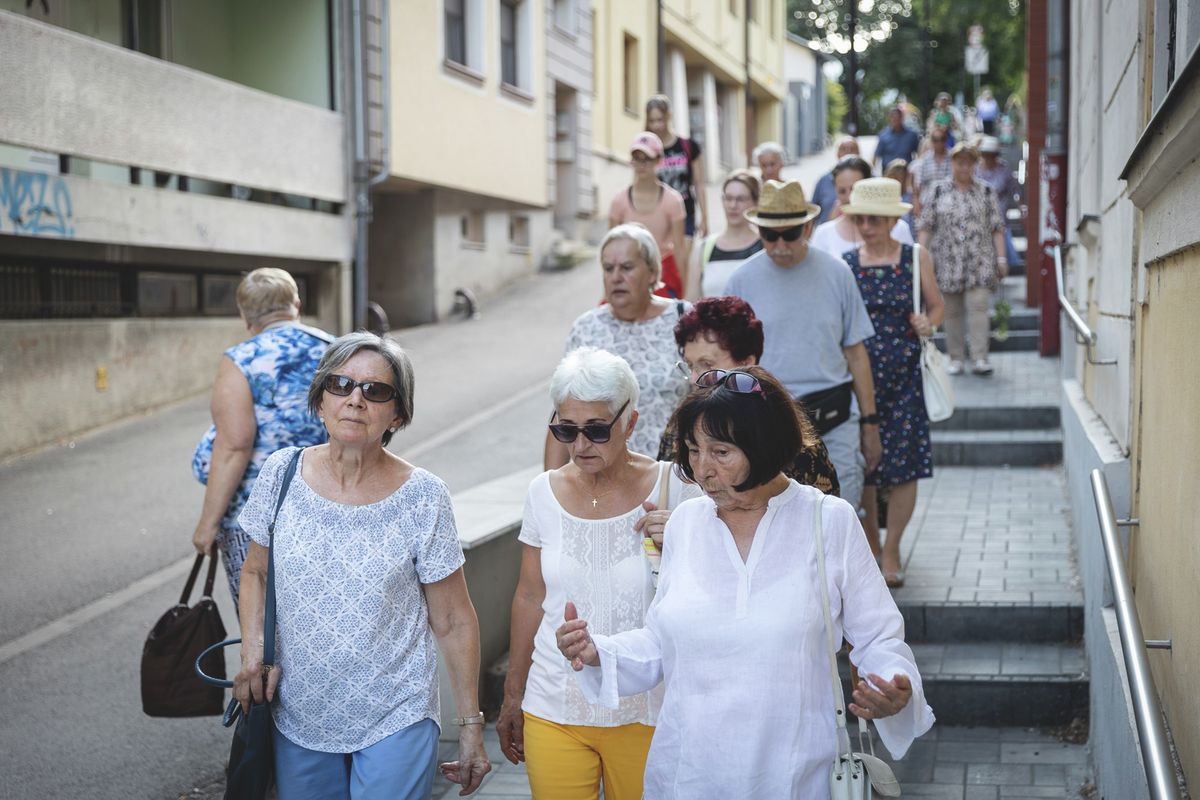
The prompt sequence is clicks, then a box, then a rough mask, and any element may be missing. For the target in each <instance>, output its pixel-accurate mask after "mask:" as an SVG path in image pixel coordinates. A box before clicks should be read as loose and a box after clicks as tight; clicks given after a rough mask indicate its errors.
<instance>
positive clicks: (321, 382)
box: [308, 331, 416, 447]
mask: <svg viewBox="0 0 1200 800" xmlns="http://www.w3.org/2000/svg"><path fill="white" fill-rule="evenodd" d="M364 350H367V351H370V352H372V353H378V354H379V355H380V356H382V357H383V360H384V361H386V362H387V364H388V368H389V369H390V370H391V372H392V387H393V388H394V389H395V390H396V398H395V403H396V415H397V416H398V417H400V419H401V423H400V427H401V428H404V427H407V426H408V424H409V423H410V422H412V418H413V392H414V391H415V389H416V384H415V379H414V378H413V367H412V360H411V359H409V357H408V353H406V352H404V348H402V347H401V346H400V345H399V344H397V343H396V341H395V340H394V339H387V338H385V337H382V336H376V335H375V334H373V333H370V332H368V331H355V332H354V333H347V334H346V335H345V336H342V337H340V338H339V339H337V340H336V341H335V342H334V343H333V344H331V345H329V349H328V350H326V351H325V355H324V356H322V357H321V363H320V364H318V365H317V372H316V374H315V375H313V380H312V385H310V386H309V387H308V412H309V413H310V414H312V415H313V416H314V417H315V416H317V415H318V413H319V409H320V407H321V399H322V398H323V397H324V396H325V380H326V379H327V378H328V377H329V376H330V375H334V374H336V373H337V371H338V370H339V369H341V368H342V367H343V366H345V364H346V362H347V361H349V360H350V359H352V358H354V356H356V355H358V354H359V353H361V352H362V351H364ZM391 440H392V431H390V430H387V431H384V432H383V446H384V447H387V444H388V442H390V441H391Z"/></svg>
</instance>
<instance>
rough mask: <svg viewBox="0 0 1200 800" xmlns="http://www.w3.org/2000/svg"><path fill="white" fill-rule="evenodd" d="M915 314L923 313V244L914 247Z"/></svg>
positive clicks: (916, 243)
mask: <svg viewBox="0 0 1200 800" xmlns="http://www.w3.org/2000/svg"><path fill="white" fill-rule="evenodd" d="M912 274H913V313H914V314H920V313H921V243H920V242H915V243H914V244H913V246H912Z"/></svg>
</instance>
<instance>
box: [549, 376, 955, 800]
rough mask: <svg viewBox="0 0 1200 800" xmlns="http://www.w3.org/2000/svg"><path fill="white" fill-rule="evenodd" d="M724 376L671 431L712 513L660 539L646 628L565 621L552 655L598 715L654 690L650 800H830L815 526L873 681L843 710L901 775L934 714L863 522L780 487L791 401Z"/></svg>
mask: <svg viewBox="0 0 1200 800" xmlns="http://www.w3.org/2000/svg"><path fill="white" fill-rule="evenodd" d="M717 372H718V373H720V374H719V375H715V376H713V377H712V378H711V379H710V381H709V382H710V383H711V386H710V387H709V388H708V389H707V390H705V391H700V392H695V393H693V394H692V395H690V396H689V397H688V398H687V400H685V401H684V403H683V405H682V406H680V408H679V410H678V411H677V412H676V414H675V417H674V419H673V421H672V424H673V425H675V426H676V428H677V431H676V433H677V442H678V445H677V448H676V453H675V463H676V465H677V467H678V468H679V469H680V470H681V471H682V472H683V473H684V474H685V475H686V476H687V477H688V478H690V479H693V480H695V481H696V482H697V483H699V484H700V486H701V487H702V488H703V490H704V494H705V497H703V498H698V499H694V500H689V501H687V502H685V503H683V504H681V505H680V506H679V507H678V508H677V509H675V512H674V514H673V516H672V517H671V521H670V522H669V523H668V525H667V527H668V528H669V529H670V533H668V534H667V537H666V547H665V549H664V552H663V563H662V580H661V582H660V583H659V586H658V592H657V593H656V594H655V597H654V602H653V603H651V605H650V608H649V610H648V611H647V612H646V622H645V625H644V626H643V627H641V628H639V629H637V630H631V631H626V632H624V633H618V634H611V633H607V632H603V631H600V630H599V628H600V625H599V624H597V622H598V620H597V618H596V617H595V616H594V615H589V613H588V612H587V611H586V610H585V609H583V608H581V607H577V606H574V605H571V604H568V605H567V606H566V607H565V610H564V618H565V621H564V623H563V624H562V625H561V626H559V628H558V630H557V631H556V632H555V636H556V643H557V645H558V648H559V651H560V652H561V653H562V655H563V656H565V657H566V659H567V660H568V661H569V662H570V663H571V666H572V668H573V669H574V670H576V671H577V676H576V677H577V682H578V687H579V690H580V691H581V692H582V694H583V695H584V696H585V697H586V698H587V699H588V700H589V701H591V702H593V703H596V704H597V705H598V706H599V707H600V708H602V709H611V708H614V707H617V706H619V704H620V703H621V702H623V696H629V695H635V694H637V693H639V692H643V691H645V690H647V689H648V688H650V687H653V686H657V685H658V684H659V683H660V682H661V683H662V685H663V691H664V694H663V704H662V711H661V713H660V714H659V716H658V725H657V727H656V728H655V731H654V738H653V740H652V743H651V745H650V754H649V757H648V759H647V763H646V774H645V797H646V798H648V800H666V799H667V798H671V799H673V800H684V799H685V798H686V800H708V799H709V798H711V799H712V800H717V799H718V798H720V800H725V798H731V797H737V798H742V797H746V798H749V797H754V798H759V797H762V798H797V800H799V799H800V798H814V797H828V796H829V769H830V764H831V763H832V761H833V757H834V753H835V749H836V744H835V742H836V734H835V724H836V723H835V704H834V700H833V698H832V697H831V696H830V688H831V686H830V684H831V678H830V669H829V654H828V650H827V640H826V633H825V627H824V622H823V614H822V602H821V600H820V596H819V595H818V594H817V592H818V591H819V589H818V588H817V587H819V586H820V584H819V583H818V577H817V576H818V565H817V561H816V557H815V556H816V553H815V531H814V521H815V519H816V514H818V513H820V514H821V520H822V541H823V545H824V548H823V552H824V554H825V565H826V566H825V569H826V575H827V577H826V581H825V588H826V590H827V591H828V594H829V599H830V607H831V610H832V614H833V619H832V627H833V628H834V631H833V634H834V638H835V640H840V639H841V638H843V637H844V638H845V639H846V640H848V641H849V642H850V643H851V644H852V645H853V646H854V649H853V651H852V652H851V654H850V659H851V661H852V662H853V663H854V664H855V665H856V666H857V667H858V670H859V673H860V674H861V675H862V676H863V678H864V679H863V680H861V681H859V682H858V683H857V684H856V685H855V686H854V687H853V698H852V699H853V703H852V704H851V705H850V706H849V708H850V710H851V711H853V712H854V713H855V714H856V715H858V716H859V717H862V718H864V719H868V720H873V721H874V722H875V723H876V726H877V728H878V732H879V735H880V738H881V739H882V741H883V744H884V745H886V746H887V748H888V750H889V751H891V754H892V755H893V756H894V757H896V758H901V757H903V755H904V754H905V752H906V751H907V750H908V747H909V745H910V744H911V743H912V741H913V739H915V738H916V737H917V736H920V735H921V734H923V733H924V732H925V731H927V730H929V728H930V726H931V725H932V724H933V713H932V711H931V710H930V709H929V707H928V706H927V705H926V703H925V697H924V692H923V690H922V683H921V676H920V674H919V673H918V672H917V666H916V663H915V661H914V658H913V654H912V651H911V650H910V649H909V647H908V645H906V644H905V643H904V640H903V635H904V621H903V619H902V617H901V616H900V612H899V610H898V609H897V608H896V604H895V602H894V601H893V600H892V597H891V595H890V594H889V592H888V590H887V587H886V586H885V585H884V582H883V578H882V577H881V576H880V574H879V570H878V569H876V568H875V562H874V560H873V559H872V557H871V551H870V550H869V549H868V548H867V545H866V541H865V538H864V537H863V534H862V528H861V527H860V525H859V524H858V517H857V515H856V514H855V512H854V509H853V508H852V507H851V506H850V505H849V504H848V503H846V502H845V501H844V500H841V499H838V498H832V497H825V496H824V495H822V494H821V492H820V491H818V490H817V489H814V488H812V487H810V486H801V485H800V484H798V483H796V482H795V481H793V480H789V479H788V477H787V476H786V475H784V474H783V472H782V470H783V468H784V466H785V465H787V464H788V463H789V462H790V461H791V460H792V459H794V458H795V456H796V453H797V451H798V450H799V448H800V444H801V441H802V434H801V428H800V423H799V414H798V411H797V409H796V405H795V403H794V402H793V401H792V398H791V396H790V395H789V394H788V392H787V390H786V389H785V388H784V387H783V386H782V385H781V384H780V383H779V382H778V381H776V380H775V379H774V378H773V377H771V375H770V374H769V373H768V372H766V371H765V370H763V369H762V368H761V367H748V368H746V369H744V370H732V371H728V372H725V371H721V370H718V371H717ZM822 500H823V501H824V502H823V503H822ZM568 599H570V598H568Z"/></svg>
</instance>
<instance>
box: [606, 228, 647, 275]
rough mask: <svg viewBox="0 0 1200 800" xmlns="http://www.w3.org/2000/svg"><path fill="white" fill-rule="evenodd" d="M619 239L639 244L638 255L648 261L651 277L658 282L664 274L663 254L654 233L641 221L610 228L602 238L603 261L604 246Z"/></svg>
mask: <svg viewBox="0 0 1200 800" xmlns="http://www.w3.org/2000/svg"><path fill="white" fill-rule="evenodd" d="M617 239H626V240H628V241H630V242H633V243H634V245H636V246H637V249H638V255H640V256H641V257H642V260H643V261H645V262H646V266H647V267H649V268H650V277H652V278H654V282H655V283H658V278H659V276H660V275H662V256H661V255H660V254H659V251H658V241H657V240H656V239H655V238H654V234H653V233H651V232H650V229H649V228H647V227H646V226H645V225H643V224H642V223H640V222H626V223H624V224H623V225H618V226H617V227H615V228H613V229H612V230H610V231H609V232H608V233H606V234H605V235H604V238H603V239H601V240H600V250H599V252H600V258H601V260H602V261H603V258H604V248H606V247H608V245H609V243H610V242H614V241H616V240H617Z"/></svg>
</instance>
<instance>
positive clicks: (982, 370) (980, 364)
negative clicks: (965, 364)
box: [971, 358, 992, 375]
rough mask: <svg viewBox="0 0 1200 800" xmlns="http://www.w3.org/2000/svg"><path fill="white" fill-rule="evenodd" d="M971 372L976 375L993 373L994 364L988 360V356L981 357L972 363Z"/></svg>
mask: <svg viewBox="0 0 1200 800" xmlns="http://www.w3.org/2000/svg"><path fill="white" fill-rule="evenodd" d="M971 372H974V373H975V374H976V375H991V374H992V365H991V364H989V363H988V362H987V359H986V358H980V359H978V360H976V362H975V363H974V364H972V365H971Z"/></svg>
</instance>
